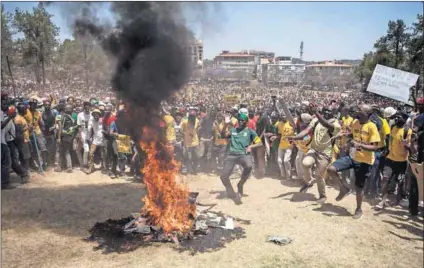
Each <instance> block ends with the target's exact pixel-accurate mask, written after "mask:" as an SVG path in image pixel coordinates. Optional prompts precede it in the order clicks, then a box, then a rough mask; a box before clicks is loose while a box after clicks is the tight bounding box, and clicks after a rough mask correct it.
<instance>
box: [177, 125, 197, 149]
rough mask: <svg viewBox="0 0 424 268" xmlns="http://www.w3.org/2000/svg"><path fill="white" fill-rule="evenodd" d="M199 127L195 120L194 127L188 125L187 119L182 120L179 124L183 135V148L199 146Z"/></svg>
mask: <svg viewBox="0 0 424 268" xmlns="http://www.w3.org/2000/svg"><path fill="white" fill-rule="evenodd" d="M199 127H200V121H199V119H197V118H196V121H195V123H194V125H192V124H189V123H188V119H187V118H184V119H183V121H182V122H181V130H182V132H183V133H184V146H185V147H188V148H191V147H196V146H197V145H199V135H198V132H199Z"/></svg>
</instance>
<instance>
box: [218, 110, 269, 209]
mask: <svg viewBox="0 0 424 268" xmlns="http://www.w3.org/2000/svg"><path fill="white" fill-rule="evenodd" d="M248 120H249V118H248V117H247V115H246V114H240V117H239V118H238V126H237V128H235V127H232V128H231V129H228V127H229V126H230V124H231V119H230V118H229V117H227V118H225V122H224V127H223V129H222V132H221V137H224V138H228V139H229V145H230V147H229V152H228V155H227V157H226V158H225V163H224V168H223V170H222V173H221V181H222V184H223V185H224V186H225V189H226V191H227V195H228V196H229V197H231V198H233V199H234V202H235V203H236V204H241V203H242V202H241V198H242V196H243V186H244V184H245V183H246V181H247V179H248V178H249V176H250V173H251V171H252V158H251V156H250V153H251V150H252V149H253V148H257V147H260V146H262V143H261V140H260V138H259V137H258V135H257V134H256V132H255V131H253V130H251V129H249V128H248V127H247V121H248ZM231 125H233V124H231ZM236 164H238V165H240V166H242V168H243V171H242V174H241V179H240V181H239V183H238V184H237V189H238V191H237V194H236V193H235V192H234V189H233V186H232V185H231V182H230V179H229V178H230V176H231V173H232V172H233V169H234V166H235V165H236Z"/></svg>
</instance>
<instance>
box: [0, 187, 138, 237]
mask: <svg viewBox="0 0 424 268" xmlns="http://www.w3.org/2000/svg"><path fill="white" fill-rule="evenodd" d="M28 186H31V188H28V187H27V186H24V187H18V188H16V189H13V190H9V191H2V193H1V201H2V230H11V229H13V230H16V231H18V232H21V231H22V232H27V230H34V228H38V229H45V230H48V231H51V232H53V233H57V234H59V235H63V236H74V237H86V236H87V235H88V230H89V229H90V228H91V227H92V226H93V225H94V223H96V222H98V221H103V220H106V219H109V218H122V217H127V216H129V215H131V213H134V212H139V211H140V208H141V207H142V206H143V203H142V201H141V198H142V196H144V194H145V192H146V190H145V188H144V187H143V186H142V185H140V184H133V183H116V184H90V185H87V184H86V185H77V186H61V187H54V188H51V187H49V186H45V185H43V186H40V187H37V185H34V184H33V185H28Z"/></svg>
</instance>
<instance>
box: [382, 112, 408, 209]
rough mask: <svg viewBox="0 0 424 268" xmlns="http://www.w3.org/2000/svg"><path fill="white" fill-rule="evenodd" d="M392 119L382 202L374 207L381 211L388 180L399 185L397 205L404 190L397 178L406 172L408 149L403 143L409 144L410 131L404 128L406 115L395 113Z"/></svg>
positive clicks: (386, 192) (384, 202) (384, 171)
mask: <svg viewBox="0 0 424 268" xmlns="http://www.w3.org/2000/svg"><path fill="white" fill-rule="evenodd" d="M393 117H394V122H395V124H394V126H393V127H392V130H391V132H390V138H389V144H388V150H389V154H388V155H387V157H386V161H385V163H384V168H383V180H382V200H381V201H380V203H378V204H377V206H376V208H378V209H383V208H384V206H385V204H386V200H387V195H388V191H389V182H390V180H396V182H397V183H398V185H399V190H398V198H397V203H398V202H399V201H400V198H401V195H402V193H403V190H404V189H403V185H404V184H403V183H402V182H400V181H398V178H399V175H403V174H405V172H406V167H407V160H408V149H407V148H406V147H405V146H404V143H405V142H406V143H410V141H411V135H412V129H410V128H409V129H407V128H405V123H406V120H408V115H407V114H405V113H396V114H395V115H394V116H393Z"/></svg>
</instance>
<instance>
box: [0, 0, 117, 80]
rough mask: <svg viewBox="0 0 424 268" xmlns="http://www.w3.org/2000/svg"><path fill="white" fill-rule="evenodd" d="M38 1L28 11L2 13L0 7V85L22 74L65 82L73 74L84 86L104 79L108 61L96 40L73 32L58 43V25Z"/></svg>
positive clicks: (28, 76)
mask: <svg viewBox="0 0 424 268" xmlns="http://www.w3.org/2000/svg"><path fill="white" fill-rule="evenodd" d="M52 17H53V15H52V14H50V13H48V12H47V10H46V8H45V5H44V4H43V3H42V2H40V3H39V4H38V5H37V6H36V7H34V8H33V9H32V11H22V10H20V9H18V8H17V9H16V10H15V11H14V12H13V13H10V12H6V11H5V9H4V6H3V5H2V6H1V47H2V50H1V78H2V84H7V83H10V80H11V79H13V76H15V77H26V78H28V79H30V80H33V81H36V83H37V84H46V82H48V81H60V82H62V83H64V84H69V83H70V82H71V81H73V80H74V79H75V78H76V77H77V78H79V79H82V80H84V81H82V82H85V83H86V85H87V86H91V85H93V84H95V83H97V82H101V81H103V82H104V81H108V75H109V73H110V69H109V64H108V63H109V60H108V58H107V56H106V55H105V53H104V52H103V51H102V49H101V47H100V45H99V44H97V42H96V40H94V39H93V38H91V37H88V36H78V35H76V34H74V35H73V39H72V40H71V39H65V40H64V41H63V42H60V40H59V39H58V36H59V30H60V29H59V27H58V26H56V25H55V24H54V23H53V22H52Z"/></svg>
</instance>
